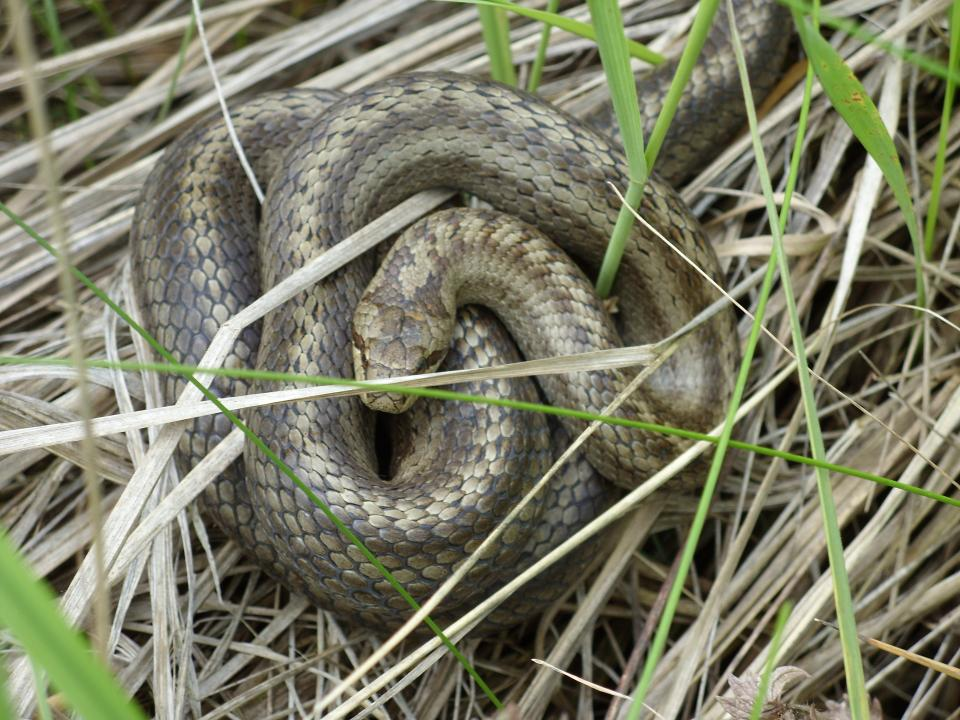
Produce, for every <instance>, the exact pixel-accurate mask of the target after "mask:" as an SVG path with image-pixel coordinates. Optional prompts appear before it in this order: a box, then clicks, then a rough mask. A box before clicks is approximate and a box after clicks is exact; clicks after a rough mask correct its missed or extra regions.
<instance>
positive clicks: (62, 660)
mask: <svg viewBox="0 0 960 720" xmlns="http://www.w3.org/2000/svg"><path fill="white" fill-rule="evenodd" d="M0 578H3V582H0V625H3V626H4V627H6V628H9V630H10V632H11V633H12V634H13V636H14V637H15V638H17V640H18V641H19V642H20V644H21V645H22V646H23V648H24V650H26V652H27V654H28V655H29V656H30V657H31V658H32V659H33V660H35V661H36V662H37V663H39V664H40V665H41V666H42V667H43V669H44V670H45V671H46V673H47V675H48V676H49V677H50V680H51V682H52V683H53V684H54V686H55V687H56V688H57V689H58V690H60V691H61V692H62V693H63V694H64V697H65V698H66V699H67V701H68V702H69V703H70V705H71V706H72V707H73V708H74V709H76V710H77V712H79V713H80V714H81V715H82V716H84V717H87V718H116V719H117V720H125V719H127V718H129V719H130V720H135V719H137V718H144V717H146V716H145V715H144V714H143V713H142V712H141V711H140V709H139V708H137V707H136V706H135V705H134V704H133V703H132V702H131V701H130V700H129V699H128V698H127V697H126V696H125V694H124V692H123V690H122V689H121V688H120V686H119V685H117V683H116V681H115V680H114V679H113V677H111V675H110V672H109V671H108V670H107V669H106V668H105V667H104V666H103V665H102V664H101V663H100V661H99V660H98V659H97V657H96V655H95V654H94V653H93V651H92V650H91V648H90V646H89V644H88V643H87V641H86V639H85V638H84V637H83V636H82V635H80V633H78V632H77V631H76V630H74V629H73V628H71V627H70V626H68V625H67V623H66V622H65V621H64V619H63V616H61V615H60V612H59V611H58V609H57V604H56V600H55V599H54V596H53V593H52V592H51V591H50V589H49V588H48V587H47V586H46V585H45V584H44V583H41V582H39V581H38V580H36V579H35V578H34V577H33V575H32V573H31V572H30V570H29V569H28V568H27V567H26V565H24V563H23V562H22V561H21V560H20V559H19V558H18V557H17V551H16V549H15V548H14V547H13V545H11V544H10V541H9V540H8V539H7V537H6V535H5V534H3V533H2V532H0Z"/></svg>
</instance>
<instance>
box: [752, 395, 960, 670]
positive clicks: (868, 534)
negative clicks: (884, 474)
mask: <svg viewBox="0 0 960 720" xmlns="http://www.w3.org/2000/svg"><path fill="white" fill-rule="evenodd" d="M958 425H960V387H956V386H955V387H954V389H953V391H952V393H951V396H950V398H949V400H948V402H947V405H946V407H945V408H944V410H943V412H942V413H941V415H940V417H939V418H938V419H937V423H936V425H935V426H934V431H933V432H931V433H930V434H929V435H928V436H927V438H926V439H925V440H924V442H923V443H922V444H921V450H922V451H923V452H924V453H925V454H927V455H930V454H935V453H936V452H937V451H938V450H939V449H940V448H941V447H942V446H943V444H944V438H945V437H949V436H950V435H951V433H954V432H955V431H956V428H957V426H958ZM923 466H924V463H923V461H922V460H921V459H920V458H918V457H914V458H912V459H911V461H910V464H909V465H908V467H907V469H906V470H905V471H904V473H903V476H902V477H901V481H902V482H907V483H909V484H911V485H913V484H916V483H917V482H918V481H919V480H920V479H921V471H922V469H923ZM904 500H905V498H904V497H903V493H891V494H890V495H889V496H888V497H887V498H886V499H885V500H884V502H883V503H882V505H881V506H880V507H879V508H878V509H877V510H876V511H875V512H874V514H873V515H872V516H871V518H870V521H869V522H868V523H867V525H866V527H864V528H863V529H862V530H861V531H860V532H859V533H858V535H857V537H856V538H855V539H854V540H853V542H851V543H850V545H849V547H848V548H847V550H846V552H845V553H844V556H845V562H846V564H847V566H848V567H850V568H854V569H855V568H860V567H863V564H864V562H865V561H866V558H867V556H868V555H869V554H870V553H871V552H872V549H873V546H874V545H875V544H876V543H878V542H883V538H884V537H885V530H886V527H887V526H888V525H889V523H890V522H892V521H893V520H894V519H895V517H896V513H897V512H898V511H899V509H900V508H901V507H902V505H903V504H904ZM831 593H832V591H831V587H830V577H829V575H823V576H821V577H819V578H818V579H817V581H816V583H815V585H814V588H813V589H811V590H810V591H809V592H808V593H807V594H806V596H805V597H804V598H803V600H801V601H800V602H798V603H797V605H796V608H795V610H794V614H793V622H791V626H790V627H789V628H787V631H786V632H785V633H784V638H783V644H782V645H781V652H782V653H784V655H786V656H789V655H790V654H791V652H795V651H796V650H798V646H799V644H800V643H801V642H802V641H803V639H804V638H805V636H806V635H807V633H809V632H810V624H811V623H812V622H813V620H814V618H816V617H817V616H818V615H819V614H820V613H822V612H823V610H824V609H825V608H827V607H829V605H830V602H831V599H832V594H831ZM763 658H764V653H761V654H760V655H758V659H757V660H754V661H753V662H752V663H751V664H750V665H749V666H748V667H747V668H746V669H745V671H746V672H760V668H761V666H762V664H763Z"/></svg>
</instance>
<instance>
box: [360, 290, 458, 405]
mask: <svg viewBox="0 0 960 720" xmlns="http://www.w3.org/2000/svg"><path fill="white" fill-rule="evenodd" d="M452 324H453V323H452V321H449V320H446V321H445V319H444V318H437V317H435V316H433V315H427V314H424V313H422V312H420V311H419V310H417V309H404V308H400V307H397V306H395V305H394V306H381V305H377V304H375V303H373V302H367V301H365V300H361V302H360V303H359V304H358V306H357V309H356V311H355V312H354V316H353V373H354V377H356V378H357V380H389V379H390V378H396V377H402V376H404V375H420V374H423V373H430V372H433V371H434V370H436V369H437V367H439V365H440V363H441V362H442V361H443V358H444V356H445V355H446V353H447V347H448V345H449V342H450V340H449V338H450V333H451V332H452V329H453V328H452ZM360 399H361V400H362V401H363V403H364V404H365V405H366V406H367V407H369V408H370V409H371V410H378V411H380V412H388V413H401V412H405V411H406V410H408V409H409V408H410V406H411V405H412V404H413V402H414V400H416V396H415V395H406V394H402V393H391V392H376V393H364V394H363V395H361V396H360Z"/></svg>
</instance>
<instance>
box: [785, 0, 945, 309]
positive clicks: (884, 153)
mask: <svg viewBox="0 0 960 720" xmlns="http://www.w3.org/2000/svg"><path fill="white" fill-rule="evenodd" d="M793 17H794V21H795V23H796V26H797V32H798V34H799V35H800V42H801V43H802V44H803V48H804V50H805V51H806V53H807V56H808V57H809V58H810V64H811V66H812V67H813V71H814V72H815V73H816V75H817V78H818V79H819V80H820V84H821V85H822V86H823V90H824V92H825V93H826V95H827V97H828V98H829V99H830V103H831V105H833V107H834V109H835V110H836V111H837V112H838V113H840V116H841V117H842V118H843V120H844V122H846V124H847V126H848V127H849V128H850V129H851V130H852V131H853V134H854V135H855V136H856V138H857V140H859V141H860V144H861V145H863V147H864V149H865V150H866V151H867V152H868V153H869V154H870V157H871V158H873V160H874V162H876V163H877V165H878V166H879V168H880V170H881V172H882V173H883V176H884V177H885V178H886V180H887V183H888V184H889V185H890V189H891V190H892V191H893V195H894V197H895V198H896V200H897V204H898V205H899V206H900V212H902V213H903V217H904V219H905V220H906V224H907V230H908V231H909V233H910V240H911V241H912V243H913V252H914V274H915V283H916V288H917V304H918V305H920V306H921V307H926V289H925V283H924V279H923V244H922V242H921V238H920V229H919V225H918V224H917V216H916V214H915V213H914V210H913V200H912V199H911V197H910V190H909V188H908V186H907V178H906V176H905V175H904V173H903V167H902V166H901V165H900V157H899V155H897V148H896V147H895V146H894V144H893V140H892V139H891V137H890V135H889V133H888V132H887V128H886V127H885V126H884V124H883V120H882V119H881V117H880V113H879V112H878V111H877V108H876V106H875V105H874V104H873V100H871V99H870V96H869V95H868V94H867V91H866V90H864V88H863V85H861V84H860V81H859V80H857V77H856V75H854V74H853V72H852V71H851V70H850V68H849V67H848V66H847V64H846V63H845V62H844V61H843V58H842V57H840V54H839V53H838V52H837V51H836V50H835V49H834V48H833V46H832V45H830V43H828V42H827V41H826V40H825V39H824V38H823V36H822V35H821V34H820V33H819V31H817V30H815V29H814V28H813V27H812V26H811V25H810V21H809V20H808V19H807V18H805V17H802V16H801V15H800V14H799V13H797V11H796V10H794V11H793Z"/></svg>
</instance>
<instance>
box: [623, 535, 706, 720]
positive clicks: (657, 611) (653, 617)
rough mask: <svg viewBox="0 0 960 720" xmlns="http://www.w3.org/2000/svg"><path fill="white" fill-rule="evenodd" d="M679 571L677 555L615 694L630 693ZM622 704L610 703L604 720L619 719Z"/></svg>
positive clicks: (631, 653) (661, 585)
mask: <svg viewBox="0 0 960 720" xmlns="http://www.w3.org/2000/svg"><path fill="white" fill-rule="evenodd" d="M679 569H680V555H679V553H678V554H677V555H676V557H674V559H673V562H672V563H671V564H670V572H668V573H667V574H666V576H665V577H664V578H663V582H662V583H661V584H660V592H658V593H657V599H656V601H655V602H654V603H653V605H652V606H651V607H650V613H649V614H648V615H647V619H646V620H645V621H644V623H643V628H642V629H641V630H640V632H639V634H638V635H637V637H636V638H635V640H634V643H633V649H632V650H631V651H630V657H629V658H628V660H627V662H626V663H624V666H623V672H622V673H621V674H620V681H619V682H618V683H617V692H619V693H622V694H624V695H626V694H627V693H628V692H629V691H630V686H631V685H633V684H634V682H636V680H635V678H636V675H637V671H638V670H639V669H640V659H641V658H642V657H643V654H644V653H645V652H646V651H647V648H649V647H650V638H651V637H653V633H654V631H655V630H656V629H657V621H658V620H659V619H660V616H661V615H662V614H663V608H664V607H665V606H666V604H667V598H668V596H669V595H670V586H671V585H673V581H674V579H675V578H676V577H677V572H678V571H679ZM688 632H689V631H688ZM627 697H628V698H629V695H627ZM622 704H623V703H622V701H621V700H619V699H615V700H614V701H613V702H611V703H610V708H609V709H608V710H607V717H606V720H616V718H618V717H619V712H620V707H621V705H622Z"/></svg>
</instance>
